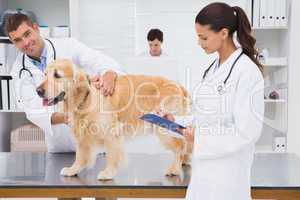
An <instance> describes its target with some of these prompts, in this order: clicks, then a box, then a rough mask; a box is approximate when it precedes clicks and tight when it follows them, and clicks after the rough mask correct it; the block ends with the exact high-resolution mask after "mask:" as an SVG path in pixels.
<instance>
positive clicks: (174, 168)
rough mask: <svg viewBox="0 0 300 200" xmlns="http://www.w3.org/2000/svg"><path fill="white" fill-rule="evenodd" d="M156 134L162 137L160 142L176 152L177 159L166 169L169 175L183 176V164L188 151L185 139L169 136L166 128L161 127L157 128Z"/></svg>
mask: <svg viewBox="0 0 300 200" xmlns="http://www.w3.org/2000/svg"><path fill="white" fill-rule="evenodd" d="M155 132H156V134H157V136H158V137H159V139H160V142H161V143H162V144H163V146H165V147H166V148H167V149H169V150H171V151H172V152H173V153H174V156H175V159H174V161H173V163H172V164H171V165H170V166H169V168H168V169H167V171H166V175H167V176H181V175H182V164H183V161H184V155H185V152H186V142H185V140H182V139H178V138H174V137H171V136H168V135H167V133H166V132H165V130H163V129H161V128H157V129H156V131H155Z"/></svg>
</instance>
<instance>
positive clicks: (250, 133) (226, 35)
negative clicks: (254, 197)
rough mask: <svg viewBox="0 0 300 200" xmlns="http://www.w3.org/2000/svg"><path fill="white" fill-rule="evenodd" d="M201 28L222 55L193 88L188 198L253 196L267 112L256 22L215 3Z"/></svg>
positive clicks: (202, 41) (203, 41)
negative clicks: (255, 158) (253, 168)
mask: <svg viewBox="0 0 300 200" xmlns="http://www.w3.org/2000/svg"><path fill="white" fill-rule="evenodd" d="M195 28H196V32H197V35H198V41H199V45H200V46H201V47H202V48H203V49H204V51H205V52H206V53H207V54H211V53H214V52H217V53H218V58H217V59H216V60H215V61H214V62H213V63H212V64H211V65H210V66H209V67H208V68H207V69H206V71H205V73H204V74H203V76H202V80H201V83H199V86H198V87H196V88H195V89H194V91H193V93H192V97H193V107H194V109H193V110H194V112H195V113H194V114H193V115H194V121H195V122H196V124H195V125H194V126H193V127H194V128H192V126H190V127H188V128H186V129H182V133H183V134H184V136H185V138H186V139H187V140H189V141H193V142H194V149H193V162H192V176H191V182H190V184H189V187H188V190H187V194H186V199H188V200H199V199H205V200H220V199H222V200H250V199H251V194H250V169H251V165H252V162H253V154H254V146H255V142H256V141H257V139H258V138H259V136H260V133H261V130H262V125H263V122H262V118H263V117H262V116H263V113H264V100H263V99H264V98H263V87H264V81H263V77H262V65H261V64H259V62H258V61H257V60H256V58H255V56H254V55H255V54H256V53H257V52H256V50H255V49H254V44H255V39H254V38H253V37H252V36H251V26H250V23H249V21H248V19H247V16H246V14H245V13H244V11H243V10H242V9H241V8H240V7H237V6H235V7H231V6H229V5H227V4H225V3H212V4H209V5H207V6H206V7H204V8H203V9H202V10H201V11H200V12H199V14H198V15H197V17H196V20H195ZM235 32H236V33H237V41H238V43H239V45H238V46H240V47H237V46H236V45H235V43H234V40H233V34H234V33H235ZM165 117H166V118H169V119H172V118H173V117H174V116H172V114H166V115H165ZM173 119H174V118H173ZM175 119H176V121H178V122H179V121H181V120H182V118H181V119H179V117H178V118H176V117H175ZM186 119H187V118H186ZM179 123H180V122H179Z"/></svg>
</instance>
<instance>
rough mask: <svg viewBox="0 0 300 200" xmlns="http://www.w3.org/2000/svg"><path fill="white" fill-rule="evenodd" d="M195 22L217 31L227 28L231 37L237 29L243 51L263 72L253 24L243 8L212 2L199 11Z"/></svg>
mask: <svg viewBox="0 0 300 200" xmlns="http://www.w3.org/2000/svg"><path fill="white" fill-rule="evenodd" d="M195 23H198V24H201V25H209V26H210V29H211V30H213V31H216V32H218V31H220V30H222V29H223V28H227V29H228V30H229V34H230V36H231V37H232V35H233V33H234V32H235V31H237V39H238V42H239V43H240V44H241V46H242V49H243V52H244V53H245V54H246V55H247V56H248V57H249V58H250V59H251V60H252V61H253V62H254V63H255V64H256V65H257V66H258V68H259V69H260V71H261V72H263V65H262V64H260V63H259V61H258V60H257V55H258V52H257V50H256V49H255V47H254V46H255V43H256V40H255V38H254V37H253V36H252V35H251V25H250V22H249V20H248V18H247V15H246V14H245V12H244V11H243V9H242V8H240V7H238V6H234V7H231V6H229V5H228V4H226V3H220V2H217V3H211V4H209V5H207V6H205V7H204V8H203V9H202V10H201V11H200V12H199V13H198V15H197V16H196V19H195Z"/></svg>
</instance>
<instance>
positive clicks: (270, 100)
mask: <svg viewBox="0 0 300 200" xmlns="http://www.w3.org/2000/svg"><path fill="white" fill-rule="evenodd" d="M264 101H265V103H286V100H285V99H264Z"/></svg>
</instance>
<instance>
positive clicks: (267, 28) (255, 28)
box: [252, 26, 288, 30]
mask: <svg viewBox="0 0 300 200" xmlns="http://www.w3.org/2000/svg"><path fill="white" fill-rule="evenodd" d="M252 29H253V30H287V29H288V27H287V26H265V27H252Z"/></svg>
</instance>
